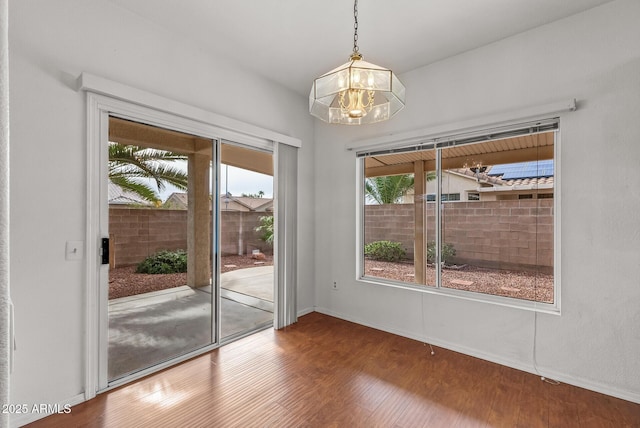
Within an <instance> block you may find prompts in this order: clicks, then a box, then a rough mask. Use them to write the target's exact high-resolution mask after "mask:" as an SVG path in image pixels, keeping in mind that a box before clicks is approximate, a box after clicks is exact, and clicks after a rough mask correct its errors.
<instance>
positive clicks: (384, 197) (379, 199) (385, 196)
mask: <svg viewBox="0 0 640 428" xmlns="http://www.w3.org/2000/svg"><path fill="white" fill-rule="evenodd" d="M435 177H436V176H435V173H433V172H430V173H428V174H427V177H426V178H427V181H431V180H433V179H435ZM413 186H414V178H413V174H402V175H385V176H380V177H370V178H367V179H366V180H365V183H364V191H365V195H366V198H367V200H368V201H369V202H375V203H378V204H395V203H398V202H400V201H401V200H402V197H403V196H405V195H406V194H407V192H408V191H409V190H411V189H413Z"/></svg>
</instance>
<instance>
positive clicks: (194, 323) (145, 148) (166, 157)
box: [103, 117, 217, 382]
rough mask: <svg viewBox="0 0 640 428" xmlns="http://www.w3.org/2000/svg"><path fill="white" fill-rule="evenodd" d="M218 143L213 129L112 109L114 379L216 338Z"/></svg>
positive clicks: (110, 270) (110, 366)
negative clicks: (190, 129)
mask: <svg viewBox="0 0 640 428" xmlns="http://www.w3.org/2000/svg"><path fill="white" fill-rule="evenodd" d="M213 150H214V144H213V141H212V140H210V139H206V138H200V137H196V136H193V135H189V134H185V133H180V132H176V131H172V130H167V129H163V128H159V127H154V126H150V125H145V124H141V123H137V122H133V121H129V120H124V119H120V118H117V117H110V118H109V147H108V151H109V157H108V172H109V174H108V181H109V182H108V189H109V192H108V201H107V202H108V231H109V232H108V236H109V238H108V248H107V244H106V243H105V246H104V250H103V255H104V256H105V257H104V260H103V263H105V265H107V266H104V267H103V268H104V269H108V278H109V279H108V356H107V361H108V381H109V382H112V381H114V380H117V379H120V378H122V377H126V376H127V375H131V374H133V373H136V372H139V371H141V370H144V369H147V368H149V367H152V366H155V365H157V364H159V363H162V362H165V361H168V360H171V359H173V358H176V357H178V356H181V355H185V354H187V353H189V352H192V351H194V350H197V349H200V348H203V347H206V346H209V345H211V344H212V343H215V342H216V330H217V328H216V316H215V314H216V310H215V309H216V303H217V300H216V298H215V297H216V293H215V287H213V285H214V284H212V281H211V278H212V272H213V271H212V266H213V262H212V251H211V249H212V242H213V239H212V232H213V231H212V206H213V205H212V198H211V189H212V184H211V178H212V177H211V169H212V165H213V161H214V159H213V153H214V152H213ZM107 254H108V257H107Z"/></svg>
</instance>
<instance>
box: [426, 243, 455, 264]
mask: <svg viewBox="0 0 640 428" xmlns="http://www.w3.org/2000/svg"><path fill="white" fill-rule="evenodd" d="M455 255H456V249H455V248H453V245H451V244H447V243H444V244H442V254H441V255H440V261H441V262H443V263H446V262H447V261H450V260H451V258H452V257H453V256H455ZM427 261H428V262H429V263H435V262H436V242H435V241H429V242H428V243H427Z"/></svg>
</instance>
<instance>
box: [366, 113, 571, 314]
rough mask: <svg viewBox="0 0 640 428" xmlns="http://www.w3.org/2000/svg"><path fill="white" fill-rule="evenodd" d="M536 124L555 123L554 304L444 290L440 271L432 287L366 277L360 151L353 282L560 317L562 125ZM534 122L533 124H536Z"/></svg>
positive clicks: (393, 147) (391, 146) (394, 146)
mask: <svg viewBox="0 0 640 428" xmlns="http://www.w3.org/2000/svg"><path fill="white" fill-rule="evenodd" d="M538 121H539V122H546V121H555V122H556V123H557V128H556V129H555V130H554V131H553V132H554V145H553V159H554V188H553V193H552V195H553V196H552V199H553V213H554V215H553V240H554V242H553V251H554V254H553V260H554V265H553V295H554V299H553V303H544V302H538V301H532V300H524V299H519V298H515V297H506V296H497V295H492V294H485V293H480V292H474V291H466V290H457V289H453V288H446V287H443V286H442V283H441V278H440V276H441V275H440V271H439V269H436V285H435V286H425V285H423V284H413V283H409V282H402V281H396V280H391V279H386V278H380V277H372V276H366V275H365V273H364V245H365V242H364V240H365V206H366V199H365V190H364V182H365V159H366V158H367V157H368V156H369V155H370V153H369V152H368V151H367V150H359V151H357V152H356V177H357V178H356V179H357V185H356V205H357V206H356V212H357V218H356V226H357V227H356V281H358V282H361V283H365V284H370V285H379V286H387V287H392V288H400V289H405V290H410V291H419V292H423V293H428V294H435V295H442V296H449V297H453V298H458V299H463V300H470V301H475V302H480V303H489V304H494V305H499V306H506V307H511V308H517V309H523V310H529V311H535V312H542V313H549V314H555V315H560V312H561V310H560V308H561V300H560V296H561V293H560V290H561V281H560V279H561V274H560V268H561V264H560V254H561V250H560V237H561V234H560V224H561V211H560V205H561V198H560V188H561V187H560V183H561V178H560V176H561V161H560V146H561V126H560V125H561V124H560V122H561V118H560V117H558V116H551V117H546V118H541V119H538ZM529 122H530V120H527V121H517V122H512V123H511V124H509V125H507V126H515V127H518V126H522V125H524V124H526V123H529ZM533 122H535V120H534V121H533ZM493 129H494V128H492V127H491V126H490V125H486V126H484V127H482V126H480V127H478V128H477V129H475V130H474V131H473V134H472V135H478V134H482V133H483V132H485V133H486V134H489V133H490V132H491V131H492V130H493ZM449 135H450V137H449V138H450V139H455V138H457V137H459V135H461V134H458V133H456V132H450V133H449ZM462 135H464V134H462ZM440 138H442V140H445V141H446V140H447V138H448V137H447V135H446V134H444V135H443V136H441V137H439V138H438V139H435V140H433V143H432V144H429V143H431V142H429V143H425V141H424V140H425V139H426V137H423V138H419V139H417V140H418V141H420V140H421V143H419V146H420V149H423V150H429V149H433V150H437V151H438V152H441V151H442V149H444V148H446V147H448V145H446V144H444V145H440V146H439V147H438V144H437V142H438V140H439V139H440ZM416 146H417V144H416V141H412V142H411V143H410V144H406V145H402V144H399V143H398V142H393V141H390V142H389V143H388V144H376V147H375V149H376V150H375V152H379V151H384V150H385V149H388V150H390V151H391V152H395V151H404V150H407V149H409V148H411V147H414V148H415V147H416ZM440 158H441V153H438V154H437V156H436V179H437V182H438V184H440V183H441V175H442V168H441V165H440V161H439V160H440ZM436 187H437V188H438V189H439V190H438V194H437V196H436V198H435V199H436V201H437V200H438V199H441V190H440V187H441V186H440V185H438V186H436ZM444 203H447V202H446V201H440V204H444ZM438 214H440V210H436V224H437V226H436V242H437V243H438V245H439V247H440V244H441V242H440V241H441V240H440V235H441V233H442V232H441V228H442V226H441V225H442V220H441V215H438ZM439 257H440V255H439V254H438V261H439Z"/></svg>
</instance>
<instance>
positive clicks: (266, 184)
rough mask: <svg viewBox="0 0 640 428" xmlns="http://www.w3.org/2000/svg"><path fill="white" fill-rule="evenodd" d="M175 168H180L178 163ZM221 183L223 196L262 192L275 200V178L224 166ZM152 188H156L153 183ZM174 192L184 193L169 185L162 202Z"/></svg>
mask: <svg viewBox="0 0 640 428" xmlns="http://www.w3.org/2000/svg"><path fill="white" fill-rule="evenodd" d="M175 166H178V164H177V162H176V165H175ZM183 167H184V170H186V169H187V165H186V162H184V163H183ZM227 170H228V176H229V181H228V182H229V186H228V187H227V180H226V177H227ZM220 182H221V184H220V187H221V193H223V194H224V193H225V191H226V190H227V189H228V191H229V193H231V195H232V196H241V195H242V194H243V193H245V194H257V193H258V192H259V191H261V190H262V191H263V192H264V197H265V198H273V177H271V176H270V175H265V174H259V173H257V172H253V171H248V170H246V169H241V168H236V167H234V166H228V165H224V164H223V165H222V169H221V170H220ZM152 186H154V184H153V183H152ZM173 192H182V190H179V189H177V188H175V187H173V186H171V185H167V186H166V188H165V189H164V190H163V191H162V192H160V199H162V201H166V200H167V198H168V197H169V196H170V195H171V194H172V193H173Z"/></svg>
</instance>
